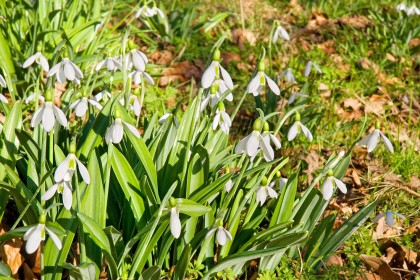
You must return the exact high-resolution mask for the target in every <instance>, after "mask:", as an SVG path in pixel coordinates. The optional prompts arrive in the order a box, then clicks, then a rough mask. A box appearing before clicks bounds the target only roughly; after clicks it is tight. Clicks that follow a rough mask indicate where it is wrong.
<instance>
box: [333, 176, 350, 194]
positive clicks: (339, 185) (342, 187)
mask: <svg viewBox="0 0 420 280" xmlns="http://www.w3.org/2000/svg"><path fill="white" fill-rule="evenodd" d="M333 179H334V182H335V184H336V185H337V188H338V189H339V190H340V191H341V192H342V193H347V188H346V185H345V184H344V183H343V182H342V181H341V180H339V179H337V178H333Z"/></svg>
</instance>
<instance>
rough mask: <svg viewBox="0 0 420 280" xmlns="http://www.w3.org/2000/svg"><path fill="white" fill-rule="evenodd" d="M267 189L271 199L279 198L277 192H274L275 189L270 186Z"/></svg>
mask: <svg viewBox="0 0 420 280" xmlns="http://www.w3.org/2000/svg"><path fill="white" fill-rule="evenodd" d="M266 189H267V192H268V196H269V197H271V198H277V197H278V194H277V192H276V191H275V190H273V188H271V187H270V186H267V187H266Z"/></svg>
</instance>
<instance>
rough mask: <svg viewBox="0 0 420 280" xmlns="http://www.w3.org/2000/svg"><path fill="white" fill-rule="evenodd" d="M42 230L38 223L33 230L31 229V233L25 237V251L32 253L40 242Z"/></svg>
mask: <svg viewBox="0 0 420 280" xmlns="http://www.w3.org/2000/svg"><path fill="white" fill-rule="evenodd" d="M42 230H43V226H42V225H40V224H39V225H38V226H37V227H36V228H35V230H33V231H32V233H31V234H30V235H29V236H28V237H27V241H26V246H25V249H26V252H27V253H28V254H32V253H34V252H35V251H36V250H37V249H38V247H39V244H40V243H41V231H42Z"/></svg>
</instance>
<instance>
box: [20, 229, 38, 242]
mask: <svg viewBox="0 0 420 280" xmlns="http://www.w3.org/2000/svg"><path fill="white" fill-rule="evenodd" d="M37 228H38V225H36V226H33V227H31V228H29V229H28V230H27V231H26V232H25V234H24V235H23V240H25V241H26V240H28V239H29V237H30V236H31V235H32V234H33V232H34V231H36V230H37Z"/></svg>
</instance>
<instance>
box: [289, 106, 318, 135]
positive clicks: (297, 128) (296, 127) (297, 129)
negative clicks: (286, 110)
mask: <svg viewBox="0 0 420 280" xmlns="http://www.w3.org/2000/svg"><path fill="white" fill-rule="evenodd" d="M301 132H302V133H303V135H305V137H306V138H307V139H308V140H309V141H312V139H313V137H312V133H311V132H310V131H309V129H308V128H307V127H306V126H305V125H304V124H302V123H301V122H300V114H299V113H298V112H296V114H295V123H294V124H293V125H292V126H291V127H290V129H289V132H288V133H287V140H289V141H292V140H293V139H295V138H296V136H297V135H298V134H299V133H301Z"/></svg>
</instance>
